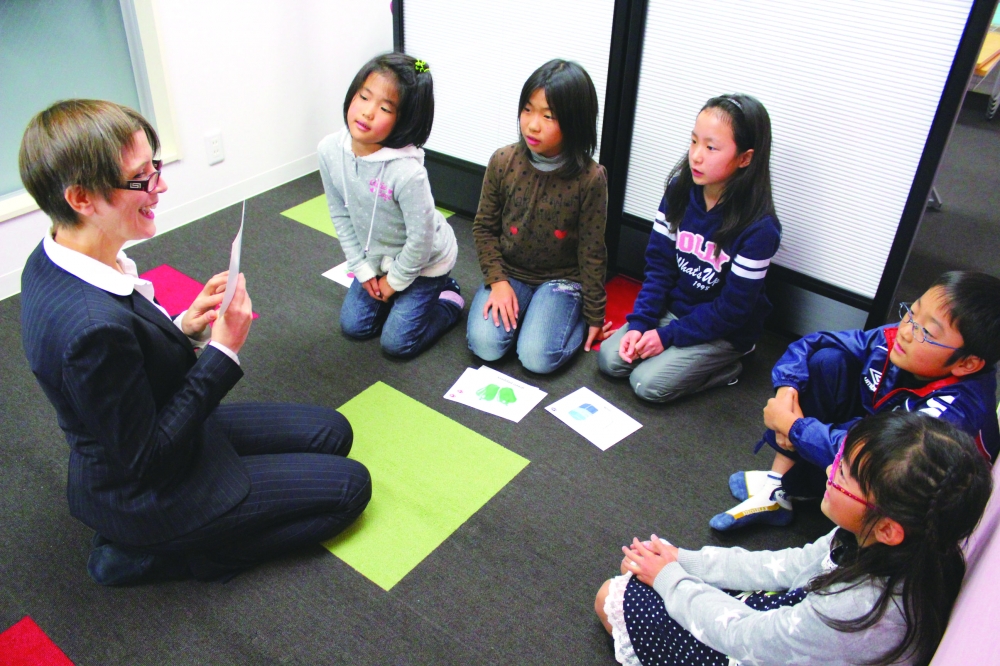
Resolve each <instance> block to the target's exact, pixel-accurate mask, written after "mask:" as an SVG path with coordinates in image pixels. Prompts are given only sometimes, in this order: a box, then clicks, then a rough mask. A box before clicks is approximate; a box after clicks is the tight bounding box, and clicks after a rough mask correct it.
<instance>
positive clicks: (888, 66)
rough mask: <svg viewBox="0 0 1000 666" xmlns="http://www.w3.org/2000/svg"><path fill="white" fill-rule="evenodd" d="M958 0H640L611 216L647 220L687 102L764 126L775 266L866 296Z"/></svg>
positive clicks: (951, 41) (935, 100)
mask: <svg viewBox="0 0 1000 666" xmlns="http://www.w3.org/2000/svg"><path fill="white" fill-rule="evenodd" d="M971 8H972V0H877V1H876V0H837V2H823V1H820V0H650V2H649V13H648V16H647V20H646V32H645V38H644V41H643V52H642V61H641V66H640V73H639V90H638V97H637V104H636V118H635V126H634V134H633V137H632V148H631V158H630V160H629V167H628V179H627V185H626V192H625V212H626V213H629V214H632V215H636V216H638V217H641V218H644V219H649V220H651V219H652V217H653V214H654V213H655V211H656V207H657V205H658V204H659V201H660V198H661V196H662V194H663V184H664V180H665V178H666V176H667V174H668V172H669V171H670V168H671V167H672V166H673V164H674V163H675V162H676V161H677V160H678V159H680V158H681V156H682V155H684V154H685V152H686V150H687V146H688V143H689V141H690V133H691V128H692V127H693V126H694V120H695V117H696V116H697V114H698V110H699V109H700V108H701V106H702V105H703V104H704V103H705V102H706V101H707V100H708V99H709V98H710V97H713V96H715V95H719V94H722V93H733V92H742V93H747V94H750V95H753V96H755V97H757V98H758V99H759V100H760V101H761V102H762V103H763V104H764V106H765V107H767V109H768V112H769V114H770V116H771V126H772V129H773V134H774V143H773V147H772V158H771V159H772V161H771V167H772V173H773V185H774V198H775V205H776V207H777V211H778V216H779V219H780V220H781V224H782V227H783V236H782V244H781V249H780V250H779V252H778V255H777V256H776V257H775V262H776V263H778V264H780V265H782V266H785V267H787V268H790V269H792V270H795V271H797V272H799V273H802V274H805V275H807V276H810V277H813V278H816V279H818V280H821V281H823V282H825V283H827V284H831V285H835V286H837V287H841V288H843V289H846V290H848V291H851V292H854V293H856V294H859V295H862V296H865V297H869V298H871V297H873V296H874V295H875V292H876V291H877V289H878V285H879V281H880V280H881V277H882V272H883V269H884V267H885V264H886V260H887V258H888V255H889V250H890V248H891V246H892V242H893V239H894V238H895V236H896V230H897V228H898V226H899V222H900V218H901V216H902V212H903V207H904V205H905V203H906V199H907V197H908V195H909V193H910V189H911V186H912V184H913V180H914V176H915V174H916V170H917V165H918V163H919V161H920V158H921V155H922V153H923V149H924V144H925V142H926V140H927V135H928V132H929V131H930V127H931V123H932V121H933V119H934V115H935V113H936V112H937V109H938V104H939V102H940V99H941V93H942V91H943V89H944V85H945V81H946V80H947V78H948V75H949V73H950V71H951V66H952V61H953V60H954V57H955V52H956V50H957V48H958V44H959V41H960V39H961V37H962V32H963V30H964V29H965V25H966V22H967V20H968V17H969V12H970V10H971Z"/></svg>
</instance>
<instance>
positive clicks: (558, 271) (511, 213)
mask: <svg viewBox="0 0 1000 666" xmlns="http://www.w3.org/2000/svg"><path fill="white" fill-rule="evenodd" d="M560 171H561V170H557V171H550V172H544V171H539V170H538V169H536V168H535V167H534V166H533V165H532V164H531V161H530V158H529V157H528V155H527V150H526V149H525V148H522V147H521V146H520V145H519V144H516V143H515V144H512V145H510V146H504V147H503V148H500V149H499V150H497V151H496V152H495V153H493V156H492V157H491V158H490V163H489V165H488V166H487V167H486V177H485V178H484V179H483V192H482V194H481V195H480V197H479V211H478V212H477V213H476V220H475V222H474V223H473V225H472V235H473V237H474V238H475V240H476V252H477V253H478V255H479V265H480V267H481V268H482V269H483V276H484V277H485V282H486V284H487V285H490V284H493V283H494V282H498V281H500V280H506V279H508V278H514V279H516V280H520V281H521V282H524V283H526V284H530V285H539V284H542V283H543V282H547V281H548V280H561V279H562V280H573V281H574V282H579V283H580V284H581V285H582V287H583V318H584V319H585V320H586V321H587V324H588V325H589V326H600V325H602V324H603V323H604V305H605V301H606V300H607V296H606V294H605V291H604V273H605V270H606V268H607V263H608V251H607V248H606V247H605V245H604V226H605V223H606V222H607V212H608V181H607V175H606V174H605V171H604V167H602V166H601V165H600V164H597V163H596V162H591V163H590V165H589V166H588V167H587V168H586V169H584V171H583V172H582V173H580V174H579V175H578V176H576V177H575V178H569V179H567V178H563V177H562V176H561V175H559V174H560Z"/></svg>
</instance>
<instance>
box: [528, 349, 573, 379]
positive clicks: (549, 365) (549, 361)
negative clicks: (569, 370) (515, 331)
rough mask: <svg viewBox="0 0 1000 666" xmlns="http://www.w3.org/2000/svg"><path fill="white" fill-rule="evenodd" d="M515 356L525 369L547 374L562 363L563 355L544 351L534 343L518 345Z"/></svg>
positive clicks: (538, 373)
mask: <svg viewBox="0 0 1000 666" xmlns="http://www.w3.org/2000/svg"><path fill="white" fill-rule="evenodd" d="M517 358H518V360H519V361H521V365H523V366H524V369H525V370H527V371H529V372H533V373H535V374H536V375H547V374H549V373H550V372H553V371H554V370H556V368H558V367H559V366H560V365H562V362H563V361H564V360H565V355H563V354H559V353H555V352H552V351H546V350H545V349H543V348H541V347H537V346H535V345H519V346H518V348H517Z"/></svg>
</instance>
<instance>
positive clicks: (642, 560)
mask: <svg viewBox="0 0 1000 666" xmlns="http://www.w3.org/2000/svg"><path fill="white" fill-rule="evenodd" d="M622 552H623V553H625V557H624V558H622V566H621V572H622V574H626V573H629V572H631V573H632V575H633V576H635V577H636V578H638V579H639V581H640V582H643V583H645V584H646V585H649V586H650V587H652V585H653V581H654V580H656V576H657V575H658V574H659V573H660V571H662V570H663V567H665V566H667V565H668V564H670V563H671V562H676V561H677V552H678V548H677V546H672V545H670V543H668V542H666V541H664V540H663V539H661V538H660V537H658V536H656V535H655V534H653V535H652V536H650V537H649V541H639V539H637V538H633V539H632V543H631V544H630V545H628V546H622Z"/></svg>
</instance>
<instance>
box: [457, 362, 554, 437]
mask: <svg viewBox="0 0 1000 666" xmlns="http://www.w3.org/2000/svg"><path fill="white" fill-rule="evenodd" d="M546 395H548V394H547V393H546V392H545V391H542V390H541V389H538V388H536V387H534V386H529V385H528V384H525V383H524V382H519V381H517V380H516V379H514V378H513V377H508V376H507V375H505V374H503V373H502V372H497V371H496V370H494V369H493V368H488V367H486V366H485V365H484V366H482V367H480V368H479V369H478V370H476V369H474V368H466V370H465V372H463V373H462V376H461V377H459V378H458V381H457V382H455V385H454V386H452V387H451V388H450V389H448V391H447V392H446V393H445V394H444V397H445V399H446V400H453V401H455V402H458V403H461V404H463V405H467V406H469V407H475V408H476V409H478V410H481V411H484V412H486V413H488V414H493V415H494V416H500V417H503V418H505V419H508V420H510V421H513V422H514V423H518V422H520V421H521V419H523V418H524V417H525V415H526V414H527V413H528V412H530V411H531V410H532V409H534V407H535V405H537V404H538V403H540V402H541V401H542V399H543V398H544V397H545V396H546Z"/></svg>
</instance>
